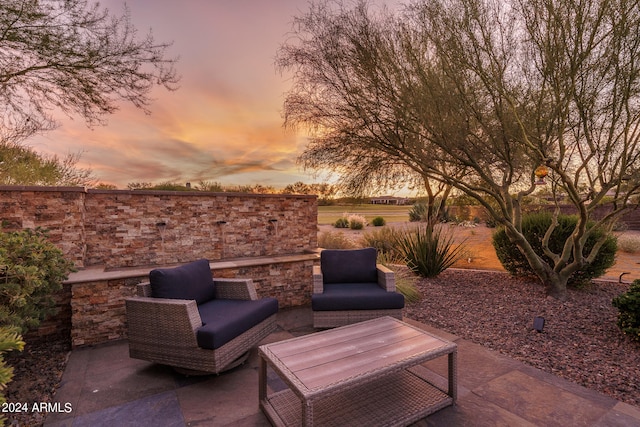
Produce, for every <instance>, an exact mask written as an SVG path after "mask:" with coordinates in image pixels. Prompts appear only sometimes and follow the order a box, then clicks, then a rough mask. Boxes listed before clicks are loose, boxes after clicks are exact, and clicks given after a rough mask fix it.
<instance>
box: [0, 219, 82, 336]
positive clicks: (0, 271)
mask: <svg viewBox="0 0 640 427" xmlns="http://www.w3.org/2000/svg"><path fill="white" fill-rule="evenodd" d="M71 271H74V268H73V264H72V263H71V262H69V261H67V260H65V258H64V255H63V253H62V251H61V250H60V249H58V248H57V247H56V246H55V245H54V244H53V243H51V242H49V241H48V240H47V233H46V231H44V230H42V229H40V228H38V229H36V230H28V229H26V230H21V231H16V232H7V233H4V232H0V283H2V292H1V293H0V324H1V325H8V326H15V327H16V328H17V329H18V330H19V331H20V332H22V333H24V332H27V331H28V330H29V329H33V328H37V327H38V326H39V325H40V322H41V321H42V320H44V319H45V318H47V317H48V316H50V315H52V314H54V313H55V301H54V298H53V295H54V294H55V293H56V292H58V291H59V290H60V289H62V282H63V281H64V280H66V279H67V277H68V275H69V273H70V272H71Z"/></svg>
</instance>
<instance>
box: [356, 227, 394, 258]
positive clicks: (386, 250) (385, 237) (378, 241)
mask: <svg viewBox="0 0 640 427" xmlns="http://www.w3.org/2000/svg"><path fill="white" fill-rule="evenodd" d="M398 235H399V232H398V231H397V230H396V229H394V228H390V227H385V228H380V229H377V230H373V231H368V232H366V233H364V234H363V235H362V239H361V240H362V246H363V247H365V248H369V247H370V248H376V250H377V251H378V257H384V259H385V260H386V261H387V262H398V261H401V260H402V255H401V254H400V252H399V251H398V245H397V241H398Z"/></svg>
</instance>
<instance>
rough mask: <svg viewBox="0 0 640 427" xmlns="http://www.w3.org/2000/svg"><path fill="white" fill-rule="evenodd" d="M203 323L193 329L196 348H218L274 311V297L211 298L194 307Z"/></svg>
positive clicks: (276, 305) (275, 300) (275, 303)
mask: <svg viewBox="0 0 640 427" xmlns="http://www.w3.org/2000/svg"><path fill="white" fill-rule="evenodd" d="M198 311H199V312H200V318H201V319H202V323H203V326H201V327H200V328H199V329H198V330H197V331H196V338H197V341H198V347H201V348H207V349H216V348H220V347H222V346H223V345H225V344H226V343H228V342H229V341H231V340H232V339H234V338H235V337H237V336H238V335H240V334H242V333H243V332H246V331H247V330H249V329H251V328H252V327H254V326H256V325H257V324H259V323H260V322H262V321H263V320H265V319H267V318H268V317H269V316H271V315H273V314H276V313H277V312H278V300H277V299H275V298H262V299H259V300H238V299H214V300H212V301H209V302H207V303H204V304H202V305H199V306H198Z"/></svg>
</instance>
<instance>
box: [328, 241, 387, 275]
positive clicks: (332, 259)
mask: <svg viewBox="0 0 640 427" xmlns="http://www.w3.org/2000/svg"><path fill="white" fill-rule="evenodd" d="M376 258H377V251H376V249H375V248H365V249H328V250H324V251H322V252H320V268H321V269H322V277H323V279H322V281H323V282H324V283H367V282H377V281H378V272H377V270H376Z"/></svg>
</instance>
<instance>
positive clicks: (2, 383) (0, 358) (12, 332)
mask: <svg viewBox="0 0 640 427" xmlns="http://www.w3.org/2000/svg"><path fill="white" fill-rule="evenodd" d="M23 348H24V341H22V337H21V336H20V334H19V333H18V332H17V331H16V328H15V327H7V326H1V327H0V405H2V404H4V403H5V402H6V399H5V397H4V389H5V387H6V386H7V384H8V383H9V382H11V379H12V378H13V368H12V367H11V366H8V365H7V364H6V362H5V361H4V353H6V352H8V351H12V350H18V351H22V349H23ZM5 422H6V418H5V417H4V416H2V415H1V414H0V425H4V423H5Z"/></svg>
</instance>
